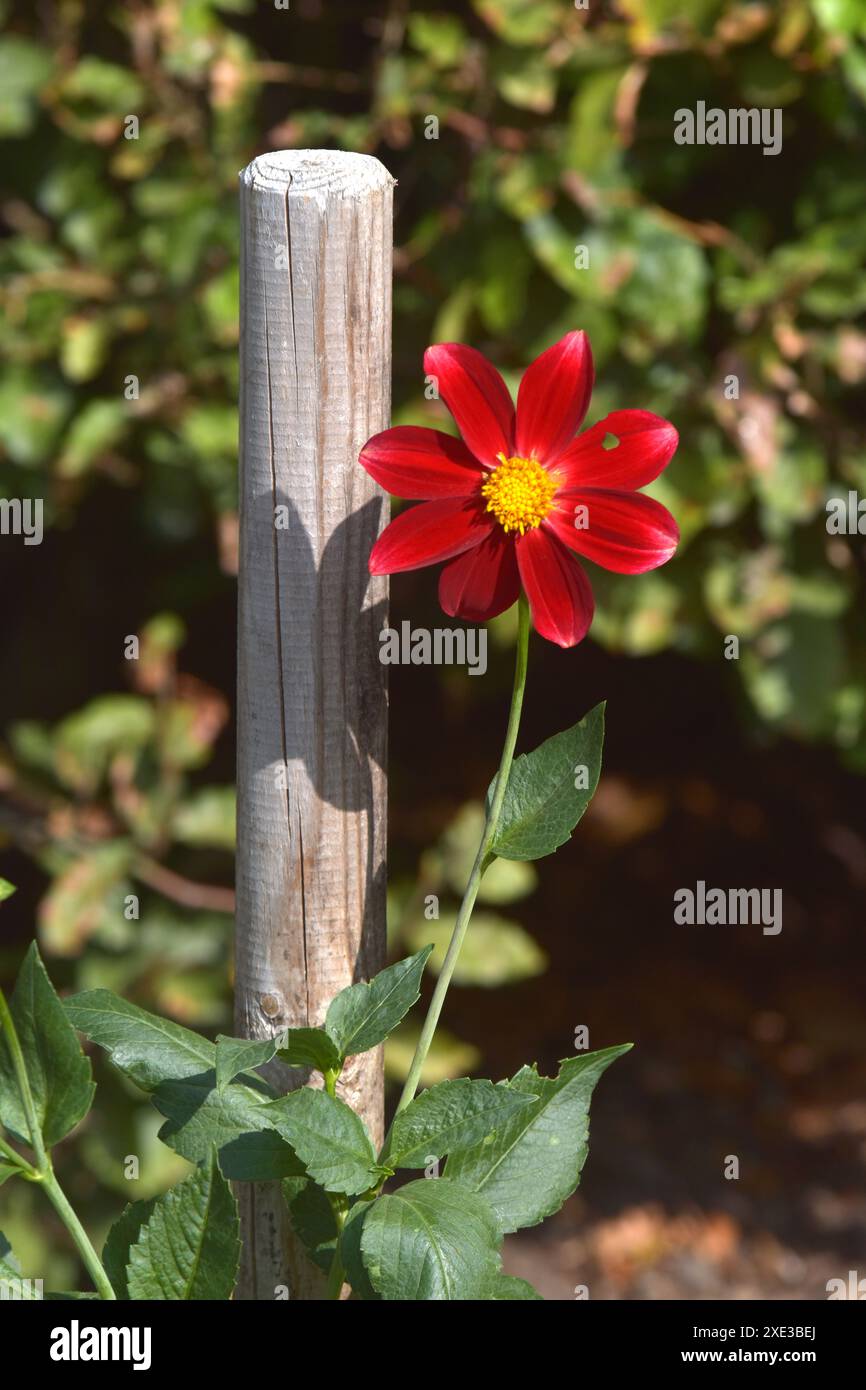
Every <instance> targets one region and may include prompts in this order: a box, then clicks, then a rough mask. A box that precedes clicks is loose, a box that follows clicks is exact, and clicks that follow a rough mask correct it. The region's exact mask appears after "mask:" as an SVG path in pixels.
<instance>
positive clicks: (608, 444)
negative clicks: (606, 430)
mask: <svg viewBox="0 0 866 1390" xmlns="http://www.w3.org/2000/svg"><path fill="white" fill-rule="evenodd" d="M601 447H602V448H603V449H618V448H619V439H618V438H617V436H616V435H615V434H606V435H605V436H604V439H603V440H602V441H601Z"/></svg>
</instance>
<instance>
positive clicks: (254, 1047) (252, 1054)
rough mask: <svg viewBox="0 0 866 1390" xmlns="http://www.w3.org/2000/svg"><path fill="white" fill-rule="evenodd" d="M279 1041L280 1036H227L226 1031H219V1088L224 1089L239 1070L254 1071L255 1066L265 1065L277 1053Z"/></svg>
mask: <svg viewBox="0 0 866 1390" xmlns="http://www.w3.org/2000/svg"><path fill="white" fill-rule="evenodd" d="M278 1042H279V1038H261V1039H258V1038H227V1037H226V1036H225V1034H224V1033H218V1034H217V1040H216V1083H217V1090H219V1091H224V1090H225V1088H226V1086H228V1084H229V1082H230V1081H234V1079H235V1077H236V1076H237V1075H238V1073H239V1072H242V1071H252V1069H253V1068H254V1067H261V1066H264V1064H265V1062H269V1061H270V1060H271V1058H272V1057H273V1056H274V1054H275V1053H276V1050H277V1043H278Z"/></svg>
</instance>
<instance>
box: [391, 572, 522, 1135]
mask: <svg viewBox="0 0 866 1390" xmlns="http://www.w3.org/2000/svg"><path fill="white" fill-rule="evenodd" d="M517 611H518V619H517V621H518V628H517V655H516V659H515V666H514V686H513V688H512V692H511V709H510V710H509V713H508V725H507V728H506V730H505V743H504V746H503V749H502V757H501V759H500V762H499V772H498V774H497V777H496V788H495V790H494V793H493V800H492V802H491V804H490V810H489V811H488V813H487V818H486V820H485V822H484V830H483V832H482V835H481V843H480V844H479V846H478V853H477V854H476V856H475V863H474V864H473V865H472V872H471V873H470V875H469V881H468V883H467V884H466V891H465V892H464V894H463V901H462V902H461V904H460V911H459V912H458V914H457V921H456V922H455V924H454V931H453V932H452V934H451V940H450V942H449V943H448V950H447V952H446V953H445V959H444V961H443V962H442V969H441V970H440V972H439V979H438V980H437V981H436V988H435V989H434V991H433V998H432V999H431V1001H430V1008H429V1009H428V1011H427V1017H426V1018H425V1020H424V1026H423V1027H422V1029H421V1035H420V1037H419V1039H418V1045H417V1047H416V1048H415V1055H414V1057H413V1058H412V1065H411V1067H410V1068H409V1075H408V1076H407V1077H406V1084H405V1086H404V1087H403V1093H402V1095H401V1096H400V1100H399V1103H398V1105H397V1110H396V1112H395V1114H396V1115H399V1113H400V1111H401V1110H405V1109H406V1106H407V1105H409V1103H410V1102H411V1101H412V1100H413V1099H414V1098H415V1092H416V1091H417V1089H418V1083H419V1081H420V1079H421V1072H422V1070H423V1067H424V1062H425V1061H426V1059H427V1053H428V1052H429V1051H430V1045H431V1043H432V1042H433V1036H434V1034H435V1032H436V1026H437V1024H438V1022H439V1016H440V1014H441V1013H442V1007H443V1005H444V1003H445V996H446V994H447V993H448V986H449V985H450V983H451V977H452V976H453V974H454V967H455V966H456V964H457V959H458V957H459V955H460V951H461V948H462V946H463V942H464V940H465V938H466V932H467V930H468V927H469V919H470V918H471V916H472V909H473V907H474V906H475V899H476V898H477V896H478V889H479V887H480V884H481V879H482V876H483V874H484V871H485V869H486V868H487V866H488V864H489V862H490V858H491V855H490V846H491V845H492V843H493V839H494V836H495V834H496V828H497V826H498V824H499V817H500V814H501V812H502V803H503V801H504V800H505V790H506V787H507V786H508V778H509V774H510V772H511V764H512V762H513V761H514V748H515V745H516V743H517V731H518V728H519V726H520V712H521V709H522V707H523V692H524V690H525V688H526V668H527V661H528V654H529V604H528V602H527V600H526V597H525V595H524V594H522V593H521V595H520V598H519V600H518V610H517ZM389 1136H390V1131H389ZM387 1151H388V1137H386V1139H385V1143H384V1146H383V1148H382V1153H383V1155H384V1154H386V1153H387Z"/></svg>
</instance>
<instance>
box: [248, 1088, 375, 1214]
mask: <svg viewBox="0 0 866 1390" xmlns="http://www.w3.org/2000/svg"><path fill="white" fill-rule="evenodd" d="M267 1113H268V1115H269V1116H270V1123H271V1124H272V1125H273V1127H274V1129H276V1130H277V1132H278V1133H279V1134H281V1135H282V1136H283V1138H284V1139H286V1140H287V1141H288V1142H289V1143H290V1144H291V1146H292V1148H293V1149H294V1151H295V1153H296V1154H297V1155H298V1158H299V1159H300V1160H301V1162H302V1163H303V1164H304V1167H305V1168H306V1169H307V1172H308V1173H309V1174H310V1177H311V1178H313V1179H315V1181H316V1182H317V1183H320V1184H321V1186H322V1187H324V1188H325V1190H326V1191H327V1192H343V1193H345V1194H346V1195H347V1196H349V1197H352V1196H354V1195H355V1194H356V1193H359V1192H366V1191H367V1190H368V1189H369V1188H371V1187H373V1185H374V1184H375V1182H376V1180H377V1178H378V1177H379V1175H380V1173H381V1169H379V1168H378V1167H377V1164H376V1154H375V1151H374V1149H373V1145H372V1143H371V1142H370V1136H369V1135H368V1133H367V1131H366V1129H365V1128H364V1125H363V1122H362V1121H361V1119H360V1118H359V1117H358V1115H356V1114H355V1112H354V1110H350V1109H349V1107H348V1105H345V1104H344V1103H343V1101H341V1100H337V1099H336V1098H335V1097H334V1096H329V1095H328V1094H327V1092H326V1091H314V1090H313V1089H312V1087H310V1086H304V1087H302V1088H301V1090H299V1091H292V1093H291V1094H290V1095H288V1096H281V1097H280V1098H279V1100H275V1101H272V1102H271V1104H270V1105H269V1106H267Z"/></svg>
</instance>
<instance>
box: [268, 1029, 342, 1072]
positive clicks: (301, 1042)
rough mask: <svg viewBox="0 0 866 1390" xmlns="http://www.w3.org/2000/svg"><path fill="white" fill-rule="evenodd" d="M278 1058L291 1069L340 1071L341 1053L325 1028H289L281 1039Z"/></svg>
mask: <svg viewBox="0 0 866 1390" xmlns="http://www.w3.org/2000/svg"><path fill="white" fill-rule="evenodd" d="M280 1044H281V1045H280V1047H279V1049H278V1051H277V1056H278V1057H279V1059H280V1061H281V1062H285V1063H286V1065H287V1066H289V1067H313V1068H314V1070H315V1071H320V1072H322V1073H324V1072H326V1071H339V1070H340V1061H341V1059H340V1053H339V1049H338V1048H337V1045H336V1043H335V1042H334V1041H333V1039H331V1038H329V1037H328V1034H327V1033H326V1032H325V1030H324V1028H289V1029H288V1030H287V1032H286V1033H285V1034H284V1035H283V1037H282V1038H281V1039H280Z"/></svg>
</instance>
